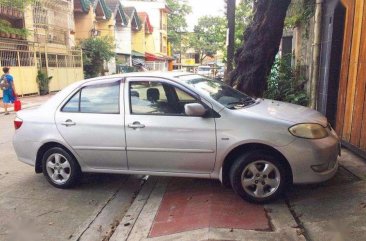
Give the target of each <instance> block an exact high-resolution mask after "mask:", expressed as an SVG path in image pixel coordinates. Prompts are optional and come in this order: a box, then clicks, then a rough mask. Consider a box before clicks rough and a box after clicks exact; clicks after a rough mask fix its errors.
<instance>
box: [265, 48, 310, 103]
mask: <svg viewBox="0 0 366 241" xmlns="http://www.w3.org/2000/svg"><path fill="white" fill-rule="evenodd" d="M267 82H268V87H267V90H266V91H265V92H264V97H265V98H268V99H273V100H279V101H285V102H290V103H294V104H298V105H303V106H307V105H308V103H309V97H308V95H307V92H306V90H305V89H304V87H305V83H306V80H305V78H304V77H303V76H301V75H300V74H299V70H298V68H296V67H295V68H293V67H292V66H291V55H288V56H283V57H281V58H279V57H277V58H276V60H275V62H274V64H273V66H272V69H271V73H270V75H269V76H268V80H267Z"/></svg>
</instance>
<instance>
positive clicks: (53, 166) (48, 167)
mask: <svg viewBox="0 0 366 241" xmlns="http://www.w3.org/2000/svg"><path fill="white" fill-rule="evenodd" d="M42 167H43V174H44V176H45V177H46V179H47V180H48V182H49V183H51V184H52V185H53V186H55V187H57V188H69V187H72V186H74V185H75V184H76V183H77V182H78V181H79V179H80V174H81V171H80V167H79V165H78V163H77V162H76V160H75V158H74V157H73V156H71V155H70V154H69V153H68V152H66V151H65V150H63V149H62V148H59V147H53V148H51V149H50V150H48V151H47V152H46V153H45V154H44V155H43V159H42Z"/></svg>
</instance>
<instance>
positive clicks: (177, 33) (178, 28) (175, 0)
mask: <svg viewBox="0 0 366 241" xmlns="http://www.w3.org/2000/svg"><path fill="white" fill-rule="evenodd" d="M167 5H168V7H169V8H170V9H171V11H172V12H171V13H170V14H169V17H168V40H169V42H170V44H171V45H172V48H173V52H177V51H178V50H179V49H180V44H181V41H182V35H181V34H182V32H186V31H187V26H188V25H187V21H186V16H187V15H188V14H190V13H191V12H192V7H191V6H189V5H188V3H187V0H167Z"/></svg>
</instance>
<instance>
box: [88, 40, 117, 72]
mask: <svg viewBox="0 0 366 241" xmlns="http://www.w3.org/2000/svg"><path fill="white" fill-rule="evenodd" d="M114 48H115V47H114V46H113V44H112V40H111V39H110V38H109V37H98V38H88V39H86V40H84V41H82V42H81V49H82V50H83V63H84V73H85V76H86V78H92V77H96V76H98V75H100V74H102V75H103V74H104V71H103V64H104V62H107V61H109V60H110V59H111V58H112V57H114Z"/></svg>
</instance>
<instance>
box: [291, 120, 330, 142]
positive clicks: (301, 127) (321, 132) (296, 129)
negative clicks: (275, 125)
mask: <svg viewBox="0 0 366 241" xmlns="http://www.w3.org/2000/svg"><path fill="white" fill-rule="evenodd" d="M288 130H289V131H290V133H291V134H292V135H294V136H297V137H300V138H307V139H321V138H325V137H327V136H328V131H327V130H326V128H324V127H323V126H322V125H319V124H315V123H314V124H297V125H294V126H292V127H290V128H289V129H288Z"/></svg>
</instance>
